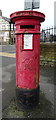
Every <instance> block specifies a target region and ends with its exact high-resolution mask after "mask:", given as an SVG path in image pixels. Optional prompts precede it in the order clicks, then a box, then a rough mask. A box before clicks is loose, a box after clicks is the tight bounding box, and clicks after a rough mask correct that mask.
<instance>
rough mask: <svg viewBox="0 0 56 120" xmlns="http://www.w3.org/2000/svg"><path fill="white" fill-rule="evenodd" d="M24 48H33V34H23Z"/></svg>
mask: <svg viewBox="0 0 56 120" xmlns="http://www.w3.org/2000/svg"><path fill="white" fill-rule="evenodd" d="M24 49H33V34H24Z"/></svg>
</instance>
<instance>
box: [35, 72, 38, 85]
mask: <svg viewBox="0 0 56 120" xmlns="http://www.w3.org/2000/svg"><path fill="white" fill-rule="evenodd" d="M34 84H35V86H36V87H37V85H38V72H36V75H35V78H34Z"/></svg>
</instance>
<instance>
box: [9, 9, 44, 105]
mask: <svg viewBox="0 0 56 120" xmlns="http://www.w3.org/2000/svg"><path fill="white" fill-rule="evenodd" d="M10 18H11V21H12V22H13V23H15V26H16V30H15V35H16V96H17V101H18V103H23V104H24V105H29V106H31V105H32V103H33V104H35V103H36V102H38V99H39V68H40V66H39V63H40V23H41V22H43V21H44V20H45V15H44V14H43V13H40V12H36V11H20V12H15V13H13V14H11V15H10Z"/></svg>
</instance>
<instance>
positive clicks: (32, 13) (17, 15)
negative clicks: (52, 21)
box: [10, 10, 45, 22]
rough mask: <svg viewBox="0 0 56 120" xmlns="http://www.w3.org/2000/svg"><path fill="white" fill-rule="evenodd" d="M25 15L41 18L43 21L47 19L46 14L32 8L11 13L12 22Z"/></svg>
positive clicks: (26, 16)
mask: <svg viewBox="0 0 56 120" xmlns="http://www.w3.org/2000/svg"><path fill="white" fill-rule="evenodd" d="M23 17H24V18H30V17H35V18H39V20H40V22H43V21H44V20H45V15H44V14H43V13H41V12H37V11H32V10H25V11H17V12H14V13H12V14H11V15H10V18H11V21H12V22H15V21H16V19H21V18H23Z"/></svg>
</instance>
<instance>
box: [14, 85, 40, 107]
mask: <svg viewBox="0 0 56 120" xmlns="http://www.w3.org/2000/svg"><path fill="white" fill-rule="evenodd" d="M16 99H17V106H18V105H21V107H25V108H32V107H34V106H36V104H37V103H38V102H39V87H38V88H36V89H32V90H25V89H20V88H16Z"/></svg>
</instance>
